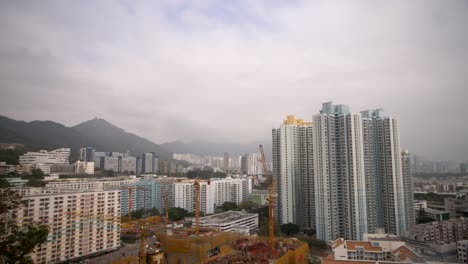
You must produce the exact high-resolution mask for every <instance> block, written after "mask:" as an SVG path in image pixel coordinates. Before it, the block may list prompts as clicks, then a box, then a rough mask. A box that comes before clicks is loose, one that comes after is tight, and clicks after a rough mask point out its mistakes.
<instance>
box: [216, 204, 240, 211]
mask: <svg viewBox="0 0 468 264" xmlns="http://www.w3.org/2000/svg"><path fill="white" fill-rule="evenodd" d="M218 209H219V210H220V211H221V212H227V211H230V210H232V211H237V210H239V209H238V208H237V204H236V203H234V202H224V203H223V204H222V205H221V206H220V207H218Z"/></svg>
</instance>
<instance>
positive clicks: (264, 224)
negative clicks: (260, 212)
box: [257, 219, 280, 237]
mask: <svg viewBox="0 0 468 264" xmlns="http://www.w3.org/2000/svg"><path fill="white" fill-rule="evenodd" d="M273 230H274V233H275V237H278V236H279V235H280V227H279V225H278V224H277V223H275V226H274V228H273ZM257 233H258V235H259V236H264V237H266V236H268V235H269V234H270V229H269V228H268V219H266V220H264V221H261V222H260V223H259V224H258V232H257Z"/></svg>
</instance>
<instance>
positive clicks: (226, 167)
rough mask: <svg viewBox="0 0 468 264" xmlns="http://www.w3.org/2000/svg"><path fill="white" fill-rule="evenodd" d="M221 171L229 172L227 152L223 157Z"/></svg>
mask: <svg viewBox="0 0 468 264" xmlns="http://www.w3.org/2000/svg"><path fill="white" fill-rule="evenodd" d="M223 169H224V170H225V171H229V153H227V152H225V153H224V155H223Z"/></svg>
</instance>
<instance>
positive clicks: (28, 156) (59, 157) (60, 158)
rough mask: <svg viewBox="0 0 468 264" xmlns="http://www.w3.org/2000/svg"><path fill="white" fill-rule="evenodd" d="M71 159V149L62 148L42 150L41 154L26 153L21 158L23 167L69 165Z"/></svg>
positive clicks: (20, 161)
mask: <svg viewBox="0 0 468 264" xmlns="http://www.w3.org/2000/svg"><path fill="white" fill-rule="evenodd" d="M69 157H70V149H69V148H61V149H56V150H52V151H47V150H41V151H39V152H26V153H25V154H24V155H21V156H20V157H19V163H20V164H21V165H27V164H36V163H42V164H69V162H68V158H69Z"/></svg>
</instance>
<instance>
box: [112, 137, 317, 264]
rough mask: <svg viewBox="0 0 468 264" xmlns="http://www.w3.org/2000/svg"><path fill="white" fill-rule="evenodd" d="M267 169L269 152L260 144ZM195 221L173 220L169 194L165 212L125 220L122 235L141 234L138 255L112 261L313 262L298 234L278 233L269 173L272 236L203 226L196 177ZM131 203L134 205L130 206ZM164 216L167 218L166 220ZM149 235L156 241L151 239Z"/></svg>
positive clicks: (183, 263)
mask: <svg viewBox="0 0 468 264" xmlns="http://www.w3.org/2000/svg"><path fill="white" fill-rule="evenodd" d="M260 152H261V157H262V162H263V166H264V171H267V170H266V162H265V154H264V151H263V147H262V146H261V145H260ZM194 187H195V223H194V224H193V225H192V226H191V227H182V226H181V225H177V224H175V223H173V224H171V223H169V217H168V205H167V197H166V196H165V195H164V200H165V208H164V209H165V210H164V211H165V215H164V217H163V218H161V217H149V218H146V219H143V220H139V221H135V220H133V221H132V219H131V218H130V219H126V221H125V223H123V224H122V229H121V230H122V235H123V236H124V235H127V236H128V235H129V236H132V235H133V236H136V237H139V240H140V241H139V243H140V247H139V253H138V256H125V257H122V258H120V259H119V260H117V261H114V262H112V263H114V264H123V263H128V264H130V263H140V264H141V263H151V264H160V263H168V264H172V263H173V264H196V263H207V264H208V263H209V264H214V263H225V264H228V263H259V264H260V263H278V264H289V263H291V264H292V263H309V246H308V244H307V243H305V242H302V241H299V240H297V239H294V238H275V237H274V233H273V232H274V219H273V217H274V215H273V209H274V208H273V205H274V200H273V199H274V190H275V180H274V179H273V177H269V200H268V205H269V210H268V211H269V225H268V229H269V236H268V238H260V237H254V236H242V234H240V233H237V232H223V231H220V229H219V228H208V227H200V203H199V196H200V181H199V179H196V180H195V183H194ZM130 207H131V206H130ZM163 219H164V222H163V221H162V220H163ZM148 237H152V238H155V239H156V241H155V242H153V244H152V243H148Z"/></svg>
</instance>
